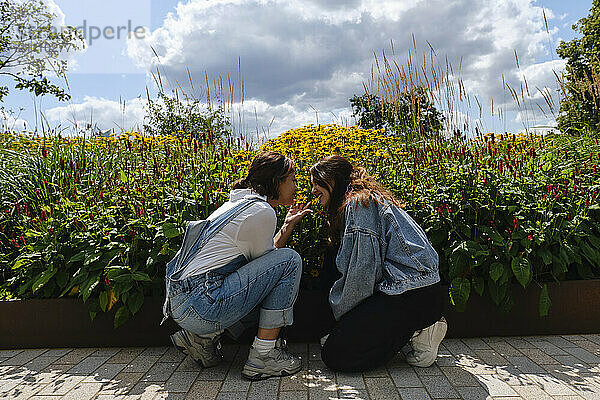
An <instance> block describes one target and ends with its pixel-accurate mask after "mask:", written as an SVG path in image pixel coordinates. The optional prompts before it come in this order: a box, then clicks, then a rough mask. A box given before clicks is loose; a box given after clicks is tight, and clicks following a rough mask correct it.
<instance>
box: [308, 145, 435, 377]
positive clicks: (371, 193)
mask: <svg viewBox="0 0 600 400" xmlns="http://www.w3.org/2000/svg"><path fill="white" fill-rule="evenodd" d="M310 175H311V182H312V193H313V195H315V196H317V198H318V199H319V200H320V203H321V205H322V206H323V207H324V208H325V209H326V210H327V222H328V224H329V238H330V242H331V244H332V246H334V249H335V248H337V251H334V252H335V257H326V260H325V263H324V264H325V269H326V271H325V275H327V274H328V273H329V274H330V275H332V273H333V279H331V281H332V282H333V284H332V286H331V289H330V291H329V305H330V306H331V311H332V313H333V316H334V318H335V323H334V324H333V329H332V330H331V331H330V333H329V334H328V335H326V336H324V337H323V338H322V339H321V345H322V350H321V356H322V359H323V362H324V363H325V364H326V365H327V366H328V367H329V368H331V369H332V370H336V371H347V372H357V371H365V370H369V369H372V368H376V367H378V366H381V365H383V364H385V363H386V362H387V361H389V360H390V359H391V358H392V357H394V356H395V354H396V353H397V352H398V351H400V349H402V347H404V346H405V345H406V344H407V343H410V345H411V347H412V349H411V351H410V352H409V353H408V354H407V356H406V361H407V362H408V363H409V364H411V365H414V366H418V367H428V366H430V365H431V364H433V363H434V362H435V359H436V357H437V351H438V347H439V345H440V343H441V341H442V339H443V338H444V336H445V334H446V330H447V323H446V320H445V319H444V317H443V316H442V313H443V304H444V293H443V290H442V287H441V285H440V283H439V282H440V275H439V268H438V266H439V258H438V254H437V253H436V251H435V250H434V248H433V247H432V246H431V244H430V243H429V240H428V239H427V236H426V234H425V232H424V231H423V229H422V228H421V227H420V226H419V225H418V224H417V223H416V222H415V221H414V220H413V219H412V218H411V217H410V216H409V215H408V214H407V213H406V212H405V211H404V210H403V209H402V206H401V204H400V203H399V201H398V200H397V199H396V198H395V197H394V196H393V195H392V193H390V192H389V190H387V189H385V188H384V187H383V186H382V185H380V184H379V183H378V182H376V181H375V180H374V179H373V178H372V177H371V176H369V174H368V173H367V172H366V170H365V169H364V168H362V167H354V166H353V165H352V164H351V163H350V162H349V161H348V160H347V159H345V158H344V157H341V156H337V155H332V156H329V157H326V158H324V159H322V160H321V161H319V162H317V163H316V164H315V165H313V166H312V167H311V169H310Z"/></svg>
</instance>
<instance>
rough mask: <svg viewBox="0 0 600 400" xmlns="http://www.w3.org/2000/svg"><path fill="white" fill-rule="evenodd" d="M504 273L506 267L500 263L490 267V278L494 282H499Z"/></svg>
mask: <svg viewBox="0 0 600 400" xmlns="http://www.w3.org/2000/svg"><path fill="white" fill-rule="evenodd" d="M503 273H504V265H502V264H500V263H499V262H495V263H492V265H490V278H492V280H493V281H494V282H498V279H500V277H501V276H502V274H503Z"/></svg>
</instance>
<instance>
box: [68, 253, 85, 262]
mask: <svg viewBox="0 0 600 400" xmlns="http://www.w3.org/2000/svg"><path fill="white" fill-rule="evenodd" d="M83 260H85V252H83V251H80V252H79V253H77V254H75V255H73V256H72V257H71V258H70V259H69V261H68V263H69V264H72V263H76V262H79V261H83Z"/></svg>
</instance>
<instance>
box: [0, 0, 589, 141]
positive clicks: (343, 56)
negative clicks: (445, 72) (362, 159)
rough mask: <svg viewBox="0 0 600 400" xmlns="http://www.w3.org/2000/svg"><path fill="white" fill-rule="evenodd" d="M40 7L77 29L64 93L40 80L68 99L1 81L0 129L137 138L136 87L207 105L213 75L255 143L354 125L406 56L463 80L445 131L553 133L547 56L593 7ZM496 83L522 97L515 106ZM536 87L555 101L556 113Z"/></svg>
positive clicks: (352, 2)
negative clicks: (81, 41)
mask: <svg viewBox="0 0 600 400" xmlns="http://www.w3.org/2000/svg"><path fill="white" fill-rule="evenodd" d="M19 1H22V0H19ZM44 1H45V3H46V4H47V5H48V7H49V8H50V9H51V10H52V11H53V12H54V13H55V14H56V18H55V24H56V25H57V26H64V25H72V26H76V27H80V29H81V30H82V32H84V36H85V37H86V43H87V46H86V48H85V49H84V50H83V51H80V52H78V53H75V54H67V55H66V56H65V57H66V58H67V59H68V60H69V72H68V74H67V84H65V82H63V81H62V80H58V79H57V78H56V77H54V78H53V77H50V78H51V79H52V80H53V81H55V82H57V83H60V84H61V85H62V86H63V87H67V91H68V93H69V94H70V95H71V96H72V98H71V100H69V101H67V102H60V101H58V100H57V99H55V98H53V97H51V96H43V97H37V98H36V97H35V96H33V95H32V94H31V93H29V92H22V91H17V90H12V87H13V86H12V83H11V81H9V80H7V79H6V78H5V77H0V84H8V85H9V87H11V94H9V96H7V97H6V98H5V99H4V103H3V104H1V105H2V106H4V109H5V116H4V117H3V118H2V117H1V116H0V123H3V124H4V125H5V126H8V127H11V128H15V129H19V130H20V129H23V127H24V126H26V127H27V129H28V130H35V129H38V130H41V129H42V124H46V123H47V124H48V125H49V126H50V127H53V128H56V129H57V130H59V131H64V132H67V133H69V132H70V133H73V132H76V131H77V130H79V129H81V128H82V127H86V126H87V124H88V123H91V124H92V125H94V126H96V127H97V128H98V129H101V130H107V129H111V130H112V129H114V130H115V131H117V132H119V131H131V130H138V129H140V128H141V126H142V125H143V122H144V115H145V109H146V107H145V100H146V97H147V91H148V93H149V94H150V96H151V97H156V94H157V92H158V89H159V84H157V73H156V71H157V70H158V71H159V73H160V84H161V85H162V90H164V91H165V92H170V91H171V90H172V89H173V88H178V90H182V91H183V92H184V93H186V94H187V95H191V96H194V97H196V98H199V99H205V98H206V83H205V82H206V79H207V78H208V81H209V85H210V86H211V87H212V86H213V84H212V82H214V81H215V80H218V79H222V80H223V82H224V83H223V86H224V87H225V90H224V91H225V92H228V91H229V90H228V88H229V87H230V84H229V83H228V82H232V84H233V95H232V96H231V97H229V93H225V96H227V98H228V99H230V102H231V107H230V114H229V115H230V118H231V119H232V122H233V125H234V130H235V131H236V132H237V133H242V134H245V135H256V137H257V138H265V137H274V136H276V135H278V134H280V133H281V132H284V131H286V130H289V129H293V128H297V127H300V126H304V125H308V124H316V123H321V124H322V123H338V124H343V125H353V124H355V122H356V121H355V120H354V118H353V117H352V112H351V109H350V106H349V101H348V100H349V98H351V97H352V96H353V95H355V94H357V95H361V94H363V93H364V84H365V83H367V84H368V83H369V82H370V81H371V80H372V76H373V75H372V73H371V71H372V70H373V68H374V69H375V72H376V70H377V65H378V64H377V63H378V62H380V61H382V58H383V56H382V54H383V53H382V52H385V54H386V58H387V59H388V60H389V61H390V62H391V63H393V62H396V63H397V64H398V65H399V66H407V63H408V59H409V57H411V59H412V63H413V65H421V64H422V61H420V60H423V56H426V60H427V61H425V64H427V65H431V64H432V63H433V65H435V66H436V67H437V68H445V66H446V65H447V64H446V62H448V63H450V65H451V66H452V69H451V72H450V73H449V77H450V78H451V80H453V81H454V82H455V83H456V82H457V81H458V80H460V81H461V83H462V85H463V86H464V90H465V93H466V94H467V97H468V100H466V101H462V102H460V101H459V102H457V101H454V102H453V103H452V104H451V105H448V103H447V102H446V101H444V100H445V96H446V94H447V93H443V90H442V92H440V93H439V97H438V98H437V102H438V107H439V108H440V109H441V110H442V111H443V112H444V114H445V115H446V117H447V120H448V121H449V122H451V124H450V125H449V126H452V127H463V126H465V125H464V123H465V122H467V123H468V125H467V127H468V129H467V130H472V128H473V127H474V126H478V127H479V128H480V129H481V130H483V131H487V132H489V131H494V132H503V131H509V132H519V131H523V130H524V129H532V130H535V129H545V128H540V127H547V126H554V125H555V115H556V110H557V109H558V99H559V97H558V95H559V90H558V85H557V83H556V78H555V72H556V73H559V74H560V72H561V71H563V70H564V60H561V59H560V58H559V57H558V56H557V55H556V51H555V49H556V47H557V45H558V44H559V43H560V41H561V40H570V39H572V38H573V37H575V35H576V33H575V32H574V31H573V30H572V29H571V26H572V25H573V24H574V23H575V22H577V21H578V20H579V19H580V18H582V17H584V16H586V15H587V14H588V12H589V9H590V8H591V6H592V1H591V0H585V1H584V0H572V1H561V0H457V1H451V0H416V1H415V0H394V1H389V0H304V1H280V0H210V1H209V0H188V1H179V2H178V1H172V0H128V1H115V0H105V1H102V2H100V1H85V2H82V1H80V0H64V1H63V0H44ZM544 15H545V17H546V19H545V20H544ZM546 22H547V28H546ZM392 46H393V48H392ZM432 49H433V51H434V54H435V56H434V58H433V59H431V53H432ZM409 52H410V53H411V54H410V55H409ZM515 55H516V56H515ZM376 57H377V61H376ZM517 59H518V65H517ZM379 65H380V67H381V64H379ZM392 65H393V64H392ZM428 71H429V70H428ZM374 76H375V77H377V76H378V75H377V74H376V73H375V75H374ZM190 77H191V83H190ZM430 78H431V75H430ZM241 83H243V95H242V94H241V90H240V89H241V86H242V85H241ZM525 83H526V85H525ZM506 85H510V86H511V87H512V88H514V89H515V90H516V91H517V92H520V89H519V88H521V87H524V88H525V92H526V91H527V89H528V91H529V93H530V95H529V96H528V98H527V100H526V101H525V102H522V101H520V102H519V104H517V102H515V101H514V100H513V98H512V96H511V94H510V91H509V90H508V89H507V86H506ZM371 90H372V91H375V92H377V90H376V88H372V89H371ZM540 92H547V93H549V94H550V95H551V96H552V98H553V101H554V103H555V107H556V109H555V110H554V111H555V112H554V113H552V112H551V111H550V110H549V107H548V106H547V105H546V101H545V100H544V98H543V96H542V95H541V94H540ZM213 93H214V90H213ZM521 100H522V99H521ZM475 104H480V105H481V109H479V106H476V105H475ZM492 104H493V107H492ZM538 105H539V107H538ZM540 108H541V109H540ZM8 110H11V111H12V113H11V115H8V114H6V111H8ZM2 120H3V122H2ZM42 121H47V122H42Z"/></svg>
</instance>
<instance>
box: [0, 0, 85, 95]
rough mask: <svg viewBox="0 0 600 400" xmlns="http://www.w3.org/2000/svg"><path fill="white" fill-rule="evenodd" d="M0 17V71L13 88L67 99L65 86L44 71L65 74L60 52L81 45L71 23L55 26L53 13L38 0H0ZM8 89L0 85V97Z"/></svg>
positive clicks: (6, 92) (79, 36)
mask: <svg viewBox="0 0 600 400" xmlns="http://www.w3.org/2000/svg"><path fill="white" fill-rule="evenodd" d="M0 17H1V19H0V75H4V76H8V77H10V78H12V79H13V80H14V81H15V88H16V89H19V90H22V89H28V90H29V91H31V92H34V93H35V94H36V96H40V95H44V94H52V95H54V96H56V97H57V98H58V99H60V100H68V99H69V98H70V96H69V95H68V94H66V93H65V91H64V89H62V88H60V87H59V86H57V85H54V84H52V83H51V82H50V81H49V80H48V78H47V77H46V76H44V75H45V74H46V73H49V72H54V73H55V74H56V75H57V76H59V77H64V76H65V73H66V71H67V60H64V59H62V58H61V56H62V55H63V54H64V53H65V52H68V51H71V50H78V49H79V48H80V47H81V48H83V45H84V41H83V37H82V35H81V33H80V32H79V31H78V30H77V29H76V28H73V27H71V26H68V27H63V28H56V27H54V25H53V21H54V19H55V18H56V14H53V13H51V12H50V11H49V10H48V7H47V6H46V5H45V4H44V3H43V2H42V1H41V0H25V1H16V0H0ZM8 93H9V89H8V87H7V86H0V101H2V98H3V97H4V96H6V95H7V94H8Z"/></svg>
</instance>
